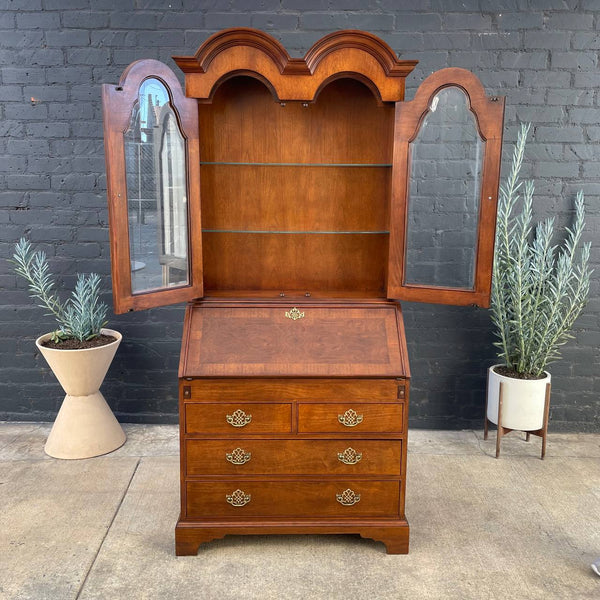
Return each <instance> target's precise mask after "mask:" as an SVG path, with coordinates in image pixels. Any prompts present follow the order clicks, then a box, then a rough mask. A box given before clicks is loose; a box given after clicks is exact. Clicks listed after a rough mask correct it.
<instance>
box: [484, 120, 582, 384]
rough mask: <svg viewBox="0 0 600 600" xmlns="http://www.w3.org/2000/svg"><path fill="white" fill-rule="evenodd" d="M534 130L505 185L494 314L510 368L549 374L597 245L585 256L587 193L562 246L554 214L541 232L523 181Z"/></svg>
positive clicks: (521, 141) (529, 186)
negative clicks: (556, 235)
mask: <svg viewBox="0 0 600 600" xmlns="http://www.w3.org/2000/svg"><path fill="white" fill-rule="evenodd" d="M529 128H530V125H521V129H520V131H519V136H518V140H517V144H516V146H515V149H514V152H513V158H512V167H511V171H510V174H509V176H508V178H507V180H506V181H505V182H504V184H503V185H501V186H500V199H499V203H498V223H497V231H496V246H495V256H494V269H493V279H492V298H491V313H492V321H493V322H494V325H495V326H496V332H495V334H496V336H497V338H498V341H497V342H495V345H496V346H497V347H498V348H499V350H500V351H499V353H498V354H499V357H500V358H501V359H502V360H503V361H504V365H505V366H506V367H508V368H509V369H512V370H514V371H517V372H519V373H528V374H531V375H534V376H541V375H542V374H543V372H544V370H545V368H546V365H547V364H548V363H550V362H553V361H555V360H557V359H558V358H560V352H559V348H560V346H562V345H563V344H564V343H565V342H566V341H567V340H568V339H569V338H572V337H573V336H572V335H571V334H570V330H571V328H572V327H573V323H574V322H575V319H576V318H577V317H578V316H579V314H580V313H581V311H582V309H583V307H584V306H585V304H586V301H587V296H588V292H589V287H590V275H591V270H590V269H589V268H588V262H589V257H590V244H589V243H586V244H583V246H582V247H581V250H580V251H578V246H579V245H580V241H581V235H582V232H583V228H584V224H585V223H584V221H585V208H584V202H583V192H581V191H580V192H579V193H578V194H577V199H576V201H575V221H574V223H573V226H572V227H570V228H569V227H568V228H567V229H566V233H567V235H566V238H565V240H564V241H563V243H562V245H561V246H556V245H553V244H552V237H553V235H554V217H552V218H549V219H546V220H544V221H542V222H540V223H538V224H537V226H535V231H534V228H533V225H532V223H531V220H532V202H533V193H534V184H533V182H532V181H527V182H525V183H524V184H523V182H522V181H521V179H520V171H521V166H522V164H523V154H524V151H525V143H526V140H527V134H528V133H529ZM519 205H520V212H516V210H517V208H518V207H519ZM533 231H534V235H533V239H532V235H531V234H532V232H533Z"/></svg>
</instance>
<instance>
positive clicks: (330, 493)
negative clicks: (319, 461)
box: [186, 480, 400, 519]
mask: <svg viewBox="0 0 600 600" xmlns="http://www.w3.org/2000/svg"><path fill="white" fill-rule="evenodd" d="M186 492H187V517H188V518H192V519H194V518H197V519H210V518H213V517H242V518H245V517H314V518H319V517H397V516H398V514H399V501H400V481H398V480H395V481H394V480H393V481H364V480H362V481H361V480H345V481H327V482H323V481H248V480H244V481H239V480H232V481H226V482H223V481H188V482H187V484H186Z"/></svg>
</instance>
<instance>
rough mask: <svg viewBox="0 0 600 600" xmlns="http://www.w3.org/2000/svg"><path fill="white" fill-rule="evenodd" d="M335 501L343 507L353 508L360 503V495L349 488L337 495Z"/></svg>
mask: <svg viewBox="0 0 600 600" xmlns="http://www.w3.org/2000/svg"><path fill="white" fill-rule="evenodd" d="M335 499H336V500H337V501H338V502H339V503H340V504H342V505H343V506H353V505H354V504H357V503H358V502H360V494H357V493H355V492H354V491H353V490H351V489H350V488H348V489H347V490H344V491H343V492H342V493H341V494H336V495H335Z"/></svg>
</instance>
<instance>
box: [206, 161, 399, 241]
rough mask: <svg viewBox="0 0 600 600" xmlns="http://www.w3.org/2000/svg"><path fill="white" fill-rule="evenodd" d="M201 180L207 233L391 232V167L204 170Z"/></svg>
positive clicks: (219, 167) (228, 167)
mask: <svg viewBox="0 0 600 600" xmlns="http://www.w3.org/2000/svg"><path fill="white" fill-rule="evenodd" d="M200 180H201V184H202V185H201V188H202V192H201V193H202V198H203V199H204V202H203V207H204V209H203V213H202V227H203V229H205V230H206V229H225V230H231V229H233V230H243V231H248V230H259V231H263V230H268V231H389V218H388V212H389V209H388V207H389V194H390V182H391V168H390V167H364V168H363V167H302V166H264V167H263V166H253V165H247V166H246V165H244V166H241V165H203V166H202V167H201V179H200ZM367 199H368V201H366V200H367Z"/></svg>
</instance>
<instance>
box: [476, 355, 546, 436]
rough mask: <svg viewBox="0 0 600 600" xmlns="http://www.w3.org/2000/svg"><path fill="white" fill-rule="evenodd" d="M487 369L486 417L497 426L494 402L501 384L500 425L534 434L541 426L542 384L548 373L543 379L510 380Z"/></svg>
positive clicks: (544, 391) (544, 399)
mask: <svg viewBox="0 0 600 600" xmlns="http://www.w3.org/2000/svg"><path fill="white" fill-rule="evenodd" d="M498 366H500V365H494V366H493V367H490V368H489V377H488V396H487V418H488V419H489V420H490V421H491V422H492V423H494V424H495V425H498V400H499V395H500V383H501V382H502V384H503V386H502V426H503V427H507V428H508V429H516V430H518V431H537V430H539V429H542V427H543V426H544V408H545V405H546V385H547V384H548V383H550V373H548V372H546V377H544V378H543V379H514V378H512V377H505V376H504V375H499V374H498V373H496V372H495V371H494V368H495V367H498Z"/></svg>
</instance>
